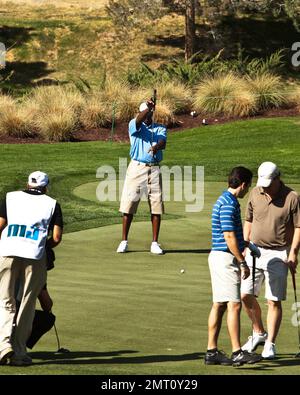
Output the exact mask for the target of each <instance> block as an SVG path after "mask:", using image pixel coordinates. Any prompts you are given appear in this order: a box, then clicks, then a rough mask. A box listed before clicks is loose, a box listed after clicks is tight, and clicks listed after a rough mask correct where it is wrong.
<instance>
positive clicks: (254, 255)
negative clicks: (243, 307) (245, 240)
mask: <svg viewBox="0 0 300 395" xmlns="http://www.w3.org/2000/svg"><path fill="white" fill-rule="evenodd" d="M249 246H250V243H249ZM249 249H250V247H249ZM250 250H251V249H250ZM251 256H252V296H253V298H255V291H254V286H255V270H256V254H255V252H254V251H253V250H251ZM253 314H254V311H253V302H252V344H251V349H252V350H253V339H254V325H253Z"/></svg>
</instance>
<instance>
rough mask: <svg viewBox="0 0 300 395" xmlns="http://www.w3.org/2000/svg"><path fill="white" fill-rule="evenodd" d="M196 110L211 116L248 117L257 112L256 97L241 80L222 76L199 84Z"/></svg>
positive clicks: (228, 75) (195, 99) (231, 76)
mask: <svg viewBox="0 0 300 395" xmlns="http://www.w3.org/2000/svg"><path fill="white" fill-rule="evenodd" d="M193 104H194V108H195V110H196V111H198V112H202V113H205V114H209V115H225V116H241V117H242V116H247V115H250V114H251V113H253V112H255V109H256V107H255V104H256V103H255V97H254V95H253V94H252V93H251V92H250V90H249V89H248V88H247V84H246V82H245V81H244V80H242V79H241V78H239V77H237V76H235V75H233V74H227V75H220V76H218V77H215V78H208V79H206V80H204V81H203V82H202V83H201V84H199V85H198V86H197V88H196V92H195V95H194V103H193Z"/></svg>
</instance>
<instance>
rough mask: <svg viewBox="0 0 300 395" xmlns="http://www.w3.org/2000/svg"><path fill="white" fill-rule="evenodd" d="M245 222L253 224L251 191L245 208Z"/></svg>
mask: <svg viewBox="0 0 300 395" xmlns="http://www.w3.org/2000/svg"><path fill="white" fill-rule="evenodd" d="M245 221H247V222H253V206H252V191H251V192H250V196H249V199H248V202H247V206H246V212H245Z"/></svg>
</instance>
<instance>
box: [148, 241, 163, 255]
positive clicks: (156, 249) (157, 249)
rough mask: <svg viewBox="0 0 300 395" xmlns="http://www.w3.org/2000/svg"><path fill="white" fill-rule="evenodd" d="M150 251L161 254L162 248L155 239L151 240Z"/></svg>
mask: <svg viewBox="0 0 300 395" xmlns="http://www.w3.org/2000/svg"><path fill="white" fill-rule="evenodd" d="M150 252H151V253H152V254H156V255H162V254H163V253H164V250H162V249H161V248H160V245H159V244H158V243H157V241H152V244H151V249H150Z"/></svg>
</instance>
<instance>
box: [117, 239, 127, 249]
mask: <svg viewBox="0 0 300 395" xmlns="http://www.w3.org/2000/svg"><path fill="white" fill-rule="evenodd" d="M127 250H128V241H127V240H122V241H121V243H120V244H119V247H118V248H117V252H127Z"/></svg>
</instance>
